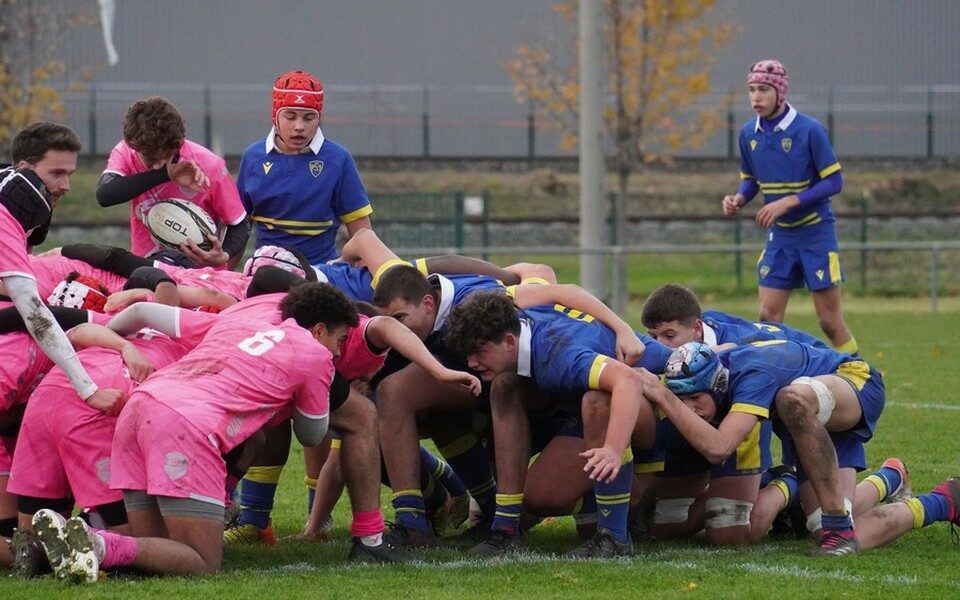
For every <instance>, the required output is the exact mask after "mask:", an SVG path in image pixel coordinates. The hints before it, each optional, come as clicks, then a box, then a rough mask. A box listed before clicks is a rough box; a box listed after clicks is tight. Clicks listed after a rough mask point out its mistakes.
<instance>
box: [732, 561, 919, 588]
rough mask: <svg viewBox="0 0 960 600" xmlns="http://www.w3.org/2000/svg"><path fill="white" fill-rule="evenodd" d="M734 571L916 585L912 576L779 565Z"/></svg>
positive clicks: (747, 566)
mask: <svg viewBox="0 0 960 600" xmlns="http://www.w3.org/2000/svg"><path fill="white" fill-rule="evenodd" d="M731 566H732V567H734V568H736V569H743V570H744V571H747V572H748V573H761V574H767V575H786V576H788V577H800V578H803V579H835V580H838V581H849V582H853V583H865V582H873V583H896V584H903V585H914V584H916V583H917V581H918V580H917V577H916V576H914V575H884V576H882V577H866V576H863V575H851V574H850V573H847V572H846V571H844V570H842V569H841V570H840V571H815V570H812V569H808V568H805V567H784V566H780V565H760V564H756V563H740V564H735V565H731Z"/></svg>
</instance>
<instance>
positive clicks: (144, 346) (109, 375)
mask: <svg viewBox="0 0 960 600" xmlns="http://www.w3.org/2000/svg"><path fill="white" fill-rule="evenodd" d="M129 339H130V343H132V344H133V345H134V346H136V348H137V350H139V351H140V352H141V353H142V354H143V355H144V356H145V357H146V358H147V360H149V361H150V364H152V365H153V367H154V368H155V369H162V368H163V367H165V366H167V365H169V364H170V363H172V362H174V361H176V360H177V359H179V358H180V357H181V356H183V355H184V354H186V353H187V352H188V351H189V350H190V348H191V347H190V345H189V338H184V339H181V338H169V337H167V336H165V335H163V334H162V333H158V332H156V331H153V330H150V329H144V330H141V331H139V332H138V333H137V334H136V335H134V336H131V337H130V338H129ZM77 357H78V358H79V359H80V363H81V364H82V365H83V368H84V369H86V370H87V373H88V374H89V375H90V378H91V379H92V380H93V382H94V383H96V384H97V385H98V386H99V387H100V388H104V389H106V388H113V389H118V390H121V391H123V393H124V394H127V395H129V394H130V392H131V391H133V389H134V388H135V387H137V382H135V381H133V380H132V379H130V374H129V373H128V372H127V367H126V365H125V364H124V363H123V358H122V357H121V355H120V353H119V352H117V351H116V350H110V349H108V348H98V347H90V348H84V349H83V350H81V351H80V352H78V353H77ZM40 387H42V388H48V387H56V388H61V389H64V390H67V391H69V392H73V390H74V388H73V384H71V383H70V379H69V378H68V377H67V375H66V374H65V373H64V372H63V371H62V370H60V368H59V367H55V368H53V369H52V370H51V371H50V373H49V374H48V375H47V376H46V377H44V379H43V381H42V382H41V384H40ZM64 397H69V398H71V399H74V400H76V401H78V402H83V401H82V400H80V396H78V395H77V394H76V393H75V392H74V393H73V394H66V395H65V396H64ZM84 404H85V403H84Z"/></svg>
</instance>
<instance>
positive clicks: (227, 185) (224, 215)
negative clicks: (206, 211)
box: [207, 160, 247, 225]
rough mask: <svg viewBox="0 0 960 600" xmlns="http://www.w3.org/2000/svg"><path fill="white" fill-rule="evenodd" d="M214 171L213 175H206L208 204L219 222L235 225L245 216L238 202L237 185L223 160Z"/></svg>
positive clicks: (240, 203)
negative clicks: (208, 194)
mask: <svg viewBox="0 0 960 600" xmlns="http://www.w3.org/2000/svg"><path fill="white" fill-rule="evenodd" d="M214 169H215V170H216V172H215V173H207V176H208V177H209V178H210V204H211V206H212V207H213V211H214V212H215V213H216V214H217V216H219V217H220V220H221V221H223V222H224V223H225V224H227V225H236V224H237V223H240V222H241V221H243V219H244V218H246V216H247V211H246V210H244V208H243V203H242V202H240V192H238V191H237V184H236V183H235V182H234V181H233V177H231V176H230V173H229V171H227V165H226V163H224V162H223V160H220V161H219V164H217V165H216V166H215V167H214Z"/></svg>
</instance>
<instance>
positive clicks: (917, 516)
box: [904, 498, 927, 529]
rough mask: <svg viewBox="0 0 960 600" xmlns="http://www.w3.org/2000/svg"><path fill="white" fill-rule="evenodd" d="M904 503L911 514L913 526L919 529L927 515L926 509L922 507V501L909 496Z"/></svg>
mask: <svg viewBox="0 0 960 600" xmlns="http://www.w3.org/2000/svg"><path fill="white" fill-rule="evenodd" d="M904 504H906V505H907V508H909V509H910V514H912V515H913V528H914V529H920V528H921V527H923V520H924V518H925V517H926V516H927V511H926V510H924V508H923V503H922V502H920V500H918V499H917V498H910V499H909V500H907V501H906V502H904Z"/></svg>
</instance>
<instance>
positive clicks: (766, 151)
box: [740, 105, 840, 241]
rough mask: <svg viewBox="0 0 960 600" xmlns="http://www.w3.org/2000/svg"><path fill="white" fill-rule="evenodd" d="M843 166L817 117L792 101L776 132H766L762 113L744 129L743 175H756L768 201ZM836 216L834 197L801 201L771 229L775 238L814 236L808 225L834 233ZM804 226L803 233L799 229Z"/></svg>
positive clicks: (792, 192)
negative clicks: (796, 107) (804, 111)
mask: <svg viewBox="0 0 960 600" xmlns="http://www.w3.org/2000/svg"><path fill="white" fill-rule="evenodd" d="M839 170H840V162H839V161H838V160H837V156H836V154H834V152H833V148H832V147H831V145H830V140H829V138H828V137H827V131H826V129H824V127H823V125H821V124H820V122H819V121H817V120H816V119H813V118H811V117H808V116H806V115H804V114H801V113H799V112H797V110H796V109H795V108H793V107H792V106H789V105H788V111H787V114H786V115H785V116H784V117H783V119H782V120H781V121H780V122H779V123H778V124H777V125H776V126H775V127H774V130H773V131H763V130H762V129H761V127H760V117H759V116H758V117H756V118H755V119H753V120H751V121H749V122H748V123H746V124H744V126H743V127H742V128H741V129H740V178H741V179H754V180H756V182H757V184H758V185H759V187H760V191H761V192H762V193H763V201H764V204H769V203H770V202H773V201H774V200H779V199H780V198H783V197H784V196H789V195H791V194H798V193H800V192H802V191H803V190H805V189H807V188H809V187H811V186H812V185H814V184H815V183H817V182H818V181H820V180H821V179H824V178H826V177H827V176H829V175H831V174H833V173H836V172H837V171H839ZM834 220H835V218H834V215H833V210H832V209H831V207H830V198H823V199H820V200H814V201H811V202H807V203H801V204H800V206H797V207H795V208H793V209H791V210H790V211H788V212H787V213H785V214H783V215H782V216H781V217H780V218H779V219H778V220H777V221H776V223H775V224H774V227H771V230H773V229H775V230H776V231H777V237H786V238H791V237H798V236H801V235H802V236H805V237H806V238H807V241H809V239H810V236H811V235H813V234H815V230H811V229H810V226H814V225H820V226H821V227H818V228H816V229H821V228H823V229H826V230H828V231H830V232H831V235H832V227H831V226H829V225H828V224H830V223H832V222H833V221H834ZM798 228H803V232H802V233H800V232H796V229H798Z"/></svg>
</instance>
